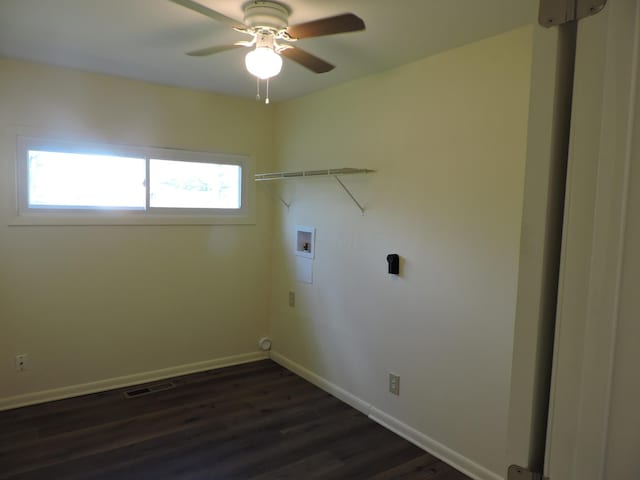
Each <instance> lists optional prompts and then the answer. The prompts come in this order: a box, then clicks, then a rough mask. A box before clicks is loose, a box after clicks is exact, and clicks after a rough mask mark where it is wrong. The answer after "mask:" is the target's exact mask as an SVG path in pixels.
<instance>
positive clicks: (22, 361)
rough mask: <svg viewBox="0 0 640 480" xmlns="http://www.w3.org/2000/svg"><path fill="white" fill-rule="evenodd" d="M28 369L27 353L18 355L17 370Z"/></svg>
mask: <svg viewBox="0 0 640 480" xmlns="http://www.w3.org/2000/svg"><path fill="white" fill-rule="evenodd" d="M26 369H27V355H26V354H22V355H16V371H18V372H24V371H25V370H26Z"/></svg>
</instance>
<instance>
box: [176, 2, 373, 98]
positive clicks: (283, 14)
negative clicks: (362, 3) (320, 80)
mask: <svg viewBox="0 0 640 480" xmlns="http://www.w3.org/2000/svg"><path fill="white" fill-rule="evenodd" d="M170 1H172V2H173V3H176V4H178V5H181V6H183V7H186V8H188V9H190V10H193V11H195V12H198V13H201V14H203V15H206V16H207V17H210V18H213V19H214V20H217V21H219V22H222V23H224V24H226V25H228V26H230V27H231V28H233V29H234V30H235V31H237V32H240V33H244V34H247V35H250V36H251V39H250V40H248V41H238V42H236V43H234V44H231V45H218V46H215V47H208V48H203V49H200V50H194V51H191V52H187V55H190V56H193V57H204V56H207V55H213V54H214V53H220V52H225V51H227V50H233V49H237V48H251V49H252V50H251V51H250V52H249V53H247V55H246V57H245V65H246V67H247V70H248V71H249V73H251V74H252V75H255V76H256V77H257V79H258V80H257V81H258V95H257V98H258V99H259V98H260V80H267V98H266V103H269V95H268V88H269V84H268V81H269V78H272V77H275V76H276V75H278V74H279V73H280V71H281V69H282V57H283V56H284V57H286V58H288V59H289V60H292V61H294V62H296V63H298V64H300V65H302V66H303V67H305V68H307V69H309V70H311V71H312V72H315V73H325V72H329V71H331V70H333V69H334V68H335V67H334V66H333V65H331V64H330V63H328V62H326V61H325V60H323V59H321V58H318V57H316V56H315V55H312V54H310V53H309V52H306V51H305V50H302V49H301V48H298V47H296V46H293V45H291V43H293V42H296V41H297V40H301V39H304V38H312V37H322V36H325V35H333V34H336V33H346V32H356V31H360V30H364V29H365V24H364V21H363V20H362V19H361V18H360V17H358V16H357V15H354V14H353V13H344V14H341V15H335V16H333V17H327V18H322V19H319V20H312V21H310V22H306V23H301V24H298V25H293V26H289V15H290V14H291V10H290V9H289V7H287V6H286V5H285V4H283V3H280V2H276V1H272V0H252V1H249V2H247V3H245V4H244V6H243V11H244V20H243V21H242V22H240V21H238V20H234V19H233V18H230V17H227V16H226V15H224V14H222V13H220V12H216V11H215V10H212V9H210V8H208V7H205V6H204V5H202V4H200V3H198V2H195V1H193V0H170Z"/></svg>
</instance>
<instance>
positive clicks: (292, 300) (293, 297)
mask: <svg viewBox="0 0 640 480" xmlns="http://www.w3.org/2000/svg"><path fill="white" fill-rule="evenodd" d="M289 306H290V307H295V306H296V292H289Z"/></svg>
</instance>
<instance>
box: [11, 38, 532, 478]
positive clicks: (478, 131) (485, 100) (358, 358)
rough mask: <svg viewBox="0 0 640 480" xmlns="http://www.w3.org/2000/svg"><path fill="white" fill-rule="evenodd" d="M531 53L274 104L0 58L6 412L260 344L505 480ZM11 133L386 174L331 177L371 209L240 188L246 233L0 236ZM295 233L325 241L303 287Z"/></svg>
mask: <svg viewBox="0 0 640 480" xmlns="http://www.w3.org/2000/svg"><path fill="white" fill-rule="evenodd" d="M530 49H531V28H522V29H518V30H515V31H513V32H510V33H507V34H504V35H501V36H498V37H494V38H491V39H488V40H484V41H482V42H478V43H476V44H472V45H468V46H465V47H462V48H459V49H456V50H452V51H449V52H445V53H443V54H440V55H437V56H434V57H430V58H427V59H424V60H421V61H419V62H416V63H412V64H409V65H405V66H403V67H400V68H397V69H394V70H391V71H388V72H385V73H382V74H379V75H375V76H371V77H367V78H364V79H360V80H357V81H353V82H350V83H348V84H344V85H341V86H339V87H336V88H333V89H330V90H326V91H323V92H319V93H317V94H313V95H310V96H307V97H304V98H300V99H297V100H293V101H289V102H286V103H284V104H281V105H278V106H276V107H275V109H273V108H268V107H265V106H264V105H262V104H258V103H256V102H254V101H251V100H241V99H235V98H229V97H222V96H216V95H213V94H209V93H203V92H195V91H189V90H184V89H178V88H170V87H163V86H158V85H153V84H149V83H143V82H136V81H131V80H124V79H118V78H114V77H108V76H103V75H95V74H88V73H82V72H78V71H72V70H67V69H59V68H54V67H44V66H38V65H33V64H28V63H23V62H17V61H11V60H0V72H2V75H0V105H1V108H0V201H1V205H2V210H1V211H0V215H1V216H2V217H1V222H0V352H2V358H1V359H0V380H2V381H1V382H0V406H1V400H2V399H3V398H4V399H6V398H10V397H14V396H20V395H25V394H26V395H27V396H28V395H30V394H36V396H37V394H38V392H42V391H46V390H48V389H52V388H59V387H66V386H74V385H78V384H84V383H87V382H89V383H90V382H100V381H103V380H107V381H108V380H109V379H114V378H122V377H124V378H133V379H135V378H138V377H127V376H130V375H135V374H140V373H142V374H144V373H145V372H150V371H154V370H159V369H167V368H168V369H171V368H174V367H180V366H184V365H191V364H194V363H197V362H205V363H204V364H202V363H201V364H198V365H205V364H206V362H210V361H214V360H216V359H221V358H226V357H230V356H237V355H244V354H252V353H255V352H256V340H257V338H258V337H259V336H260V335H262V334H264V333H267V332H270V333H271V334H272V336H273V337H274V350H275V353H276V354H277V355H279V359H280V360H281V361H287V362H292V363H290V365H293V366H296V367H299V368H301V369H306V370H305V371H307V372H308V373H310V374H311V375H315V376H317V377H316V378H319V379H322V380H323V381H326V382H330V383H328V384H327V385H332V386H333V387H336V388H339V389H342V391H343V392H345V394H346V395H349V396H352V397H351V398H353V399H356V400H357V401H359V402H360V404H361V406H362V405H368V406H369V407H370V412H371V413H372V414H373V415H374V416H377V417H378V418H379V419H380V418H383V419H386V420H387V421H389V422H391V423H392V424H393V426H394V427H396V428H398V429H400V430H401V431H403V432H404V433H405V434H407V433H408V432H409V433H411V435H413V438H414V440H416V441H417V442H418V443H421V444H422V445H423V446H426V447H427V448H429V449H430V450H431V451H434V453H438V454H439V455H440V456H442V457H443V458H445V460H448V461H451V462H453V463H455V464H456V465H457V466H461V467H463V468H466V469H467V470H468V471H469V472H471V473H472V474H474V475H476V476H477V477H478V478H499V477H502V476H503V475H504V471H505V466H504V462H505V458H504V452H505V448H506V445H505V443H506V426H507V411H508V399H509V378H510V377H509V376H510V370H511V353H512V351H511V349H512V340H513V339H512V337H513V326H514V314H515V299H516V281H517V270H518V256H519V236H520V220H521V210H522V193H523V176H524V159H525V146H526V138H525V137H526V130H527V128H526V127H527V107H528V105H527V102H528V92H529V73H530V72H529V70H530V63H531V52H530ZM16 133H23V134H29V135H36V136H48V137H54V138H63V139H79V140H83V141H96V142H107V143H123V144H135V145H153V146H162V147H173V148H186V149H191V150H204V151H214V152H226V153H244V154H252V155H254V156H255V159H256V165H255V170H256V171H258V172H265V171H273V170H276V171H277V170H288V169H294V170H298V169H315V168H328V167H343V166H350V167H365V168H372V169H375V170H377V173H375V174H371V175H367V176H351V177H344V179H343V180H344V182H345V184H347V185H348V186H349V188H351V189H352V191H353V192H354V194H355V195H356V196H357V197H358V199H359V200H360V201H361V202H362V203H363V204H364V205H365V208H366V210H367V211H366V215H364V216H361V215H360V212H359V211H358V209H357V208H356V207H355V205H354V204H352V203H351V202H350V200H349V198H348V197H347V196H346V194H345V193H344V192H343V191H342V190H341V188H340V187H339V186H338V185H337V184H336V183H335V182H333V181H331V179H312V180H304V181H290V182H288V183H285V182H283V183H281V184H267V185H265V184H260V185H257V186H255V187H254V186H252V188H255V194H256V195H255V198H256V205H257V211H256V218H257V223H256V224H255V225H236V226H232V225H217V226H180V227H176V226H155V227H154V226H102V227H90V226H76V227H52V226H48V227H43V226H29V227H26V226H8V224H9V223H10V222H11V219H12V218H13V216H14V215H15V198H14V189H13V185H14V176H13V175H14V171H13V164H14V157H15V136H16ZM277 189H279V190H280V192H279V193H280V194H281V195H282V197H283V198H284V199H285V200H287V201H290V202H291V203H292V205H291V208H290V209H289V210H287V209H285V208H284V207H282V206H281V205H280V204H279V203H277V202H276V201H274V199H273V197H272V193H274V192H273V191H272V190H277ZM272 210H273V211H275V212H276V214H275V215H274V214H273V211H272ZM295 225H304V226H313V227H316V228H317V237H316V239H317V244H316V258H315V260H314V261H313V266H314V272H313V276H314V282H313V284H311V285H308V284H302V283H298V282H296V278H295V263H296V260H295V257H294V255H293V253H292V252H293V233H294V226H295ZM272 237H273V238H272ZM388 253H398V254H400V255H401V257H402V265H401V275H400V276H399V277H394V276H390V275H388V274H387V273H386V268H387V266H386V261H385V257H386V255H387V254H388ZM289 291H295V292H296V294H297V299H296V300H297V303H296V307H295V308H290V307H289V306H288V303H287V301H288V292H289ZM18 353H27V354H29V361H30V369H29V370H28V371H27V372H24V373H21V374H18V373H16V372H15V368H14V365H13V357H14V355H15V354H18ZM389 372H394V373H396V374H399V375H400V376H401V378H402V380H401V395H400V396H399V397H395V396H392V395H390V394H388V393H387V375H388V373H389ZM20 398H22V397H20Z"/></svg>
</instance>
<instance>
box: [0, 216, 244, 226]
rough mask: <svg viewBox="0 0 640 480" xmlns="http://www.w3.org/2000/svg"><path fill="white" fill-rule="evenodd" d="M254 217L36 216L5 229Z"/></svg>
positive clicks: (237, 222) (15, 220)
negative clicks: (12, 227)
mask: <svg viewBox="0 0 640 480" xmlns="http://www.w3.org/2000/svg"><path fill="white" fill-rule="evenodd" d="M255 223H256V219H255V215H251V214H250V215H247V214H241V215H232V214H229V215H220V214H218V215H215V216H213V215H160V214H158V215H122V214H118V215H115V214H114V215H106V214H105V215H95V214H93V215H91V216H88V215H51V214H47V215H37V214H25V215H20V216H16V217H13V218H12V219H11V220H10V221H9V226H17V227H19V226H25V227H29V226H145V225H159V226H162V225H166V226H171V225H255Z"/></svg>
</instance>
